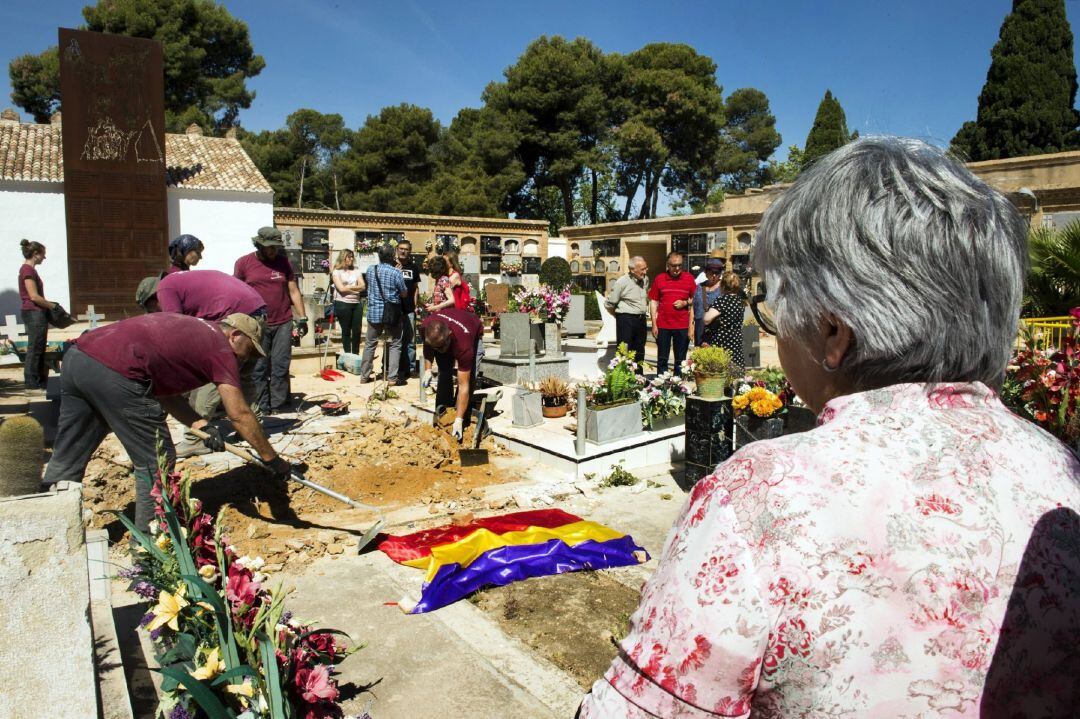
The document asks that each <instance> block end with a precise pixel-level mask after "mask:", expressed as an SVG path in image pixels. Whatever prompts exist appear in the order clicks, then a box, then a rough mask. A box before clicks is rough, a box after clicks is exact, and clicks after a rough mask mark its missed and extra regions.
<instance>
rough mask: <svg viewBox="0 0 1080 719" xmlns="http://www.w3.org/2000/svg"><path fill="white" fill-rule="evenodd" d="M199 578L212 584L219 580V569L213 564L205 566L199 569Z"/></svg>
mask: <svg viewBox="0 0 1080 719" xmlns="http://www.w3.org/2000/svg"><path fill="white" fill-rule="evenodd" d="M199 576H200V577H202V578H203V579H205V580H206V581H208V582H212V581H214V580H215V579H217V576H218V573H217V567H215V566H214V565H213V564H204V565H203V566H201V567H199Z"/></svg>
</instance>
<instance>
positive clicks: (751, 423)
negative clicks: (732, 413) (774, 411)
mask: <svg viewBox="0 0 1080 719" xmlns="http://www.w3.org/2000/svg"><path fill="white" fill-rule="evenodd" d="M783 434H784V418H783V417H782V416H781V417H758V416H757V415H754V414H743V415H739V416H738V417H736V418H735V445H736V447H741V446H743V445H744V444H749V443H750V442H756V441H758V440H759V439H775V438H776V437H780V436H781V435H783Z"/></svg>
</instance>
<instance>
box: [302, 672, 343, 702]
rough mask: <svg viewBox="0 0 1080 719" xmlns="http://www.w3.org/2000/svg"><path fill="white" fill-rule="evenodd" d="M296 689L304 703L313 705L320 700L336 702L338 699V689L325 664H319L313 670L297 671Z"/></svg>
mask: <svg viewBox="0 0 1080 719" xmlns="http://www.w3.org/2000/svg"><path fill="white" fill-rule="evenodd" d="M296 687H297V689H299V690H300V696H301V697H303V698H304V701H306V702H311V703H312V704H314V703H315V702H317V701H319V700H325V701H334V700H336V699H337V698H338V690H337V687H335V686H334V685H333V684H332V683H331V682H330V669H329V668H327V666H326V665H325V664H319V665H317V666H316V667H314V668H313V669H308V668H307V667H301V668H300V669H297V670H296Z"/></svg>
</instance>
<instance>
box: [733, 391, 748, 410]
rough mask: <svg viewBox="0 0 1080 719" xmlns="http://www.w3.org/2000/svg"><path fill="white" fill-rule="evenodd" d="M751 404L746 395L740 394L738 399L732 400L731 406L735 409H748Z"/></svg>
mask: <svg viewBox="0 0 1080 719" xmlns="http://www.w3.org/2000/svg"><path fill="white" fill-rule="evenodd" d="M749 403H750V400H749V399H747V397H746V395H745V394H740V395H739V396H738V397H735V398H734V399H732V400H731V406H732V407H734V408H735V409H746V405H748V404H749Z"/></svg>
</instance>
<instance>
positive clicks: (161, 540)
mask: <svg viewBox="0 0 1080 719" xmlns="http://www.w3.org/2000/svg"><path fill="white" fill-rule="evenodd" d="M154 544H156V545H157V548H158V549H160V550H161V551H163V552H165V551H168V549H169V545H170V544H172V542H171V541H170V540H169V535H168V534H159V535H158V536H157V539H155V540H154Z"/></svg>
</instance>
